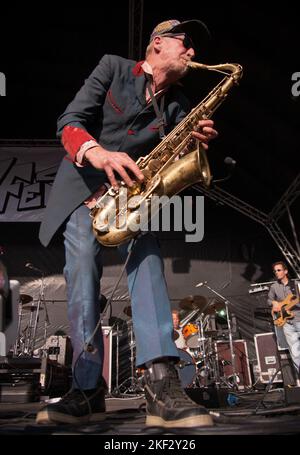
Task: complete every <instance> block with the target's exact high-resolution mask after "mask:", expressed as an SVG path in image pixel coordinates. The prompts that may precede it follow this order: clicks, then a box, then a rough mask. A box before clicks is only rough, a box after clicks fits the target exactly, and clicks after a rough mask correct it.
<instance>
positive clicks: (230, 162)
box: [224, 156, 236, 166]
mask: <svg viewBox="0 0 300 455" xmlns="http://www.w3.org/2000/svg"><path fill="white" fill-rule="evenodd" d="M224 163H225V164H226V165H227V166H235V165H236V161H235V160H234V159H233V158H231V156H226V158H225V160H224Z"/></svg>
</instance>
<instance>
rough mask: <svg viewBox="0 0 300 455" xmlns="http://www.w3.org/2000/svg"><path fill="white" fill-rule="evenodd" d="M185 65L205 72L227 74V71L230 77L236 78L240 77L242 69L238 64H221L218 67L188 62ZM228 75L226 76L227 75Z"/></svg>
mask: <svg viewBox="0 0 300 455" xmlns="http://www.w3.org/2000/svg"><path fill="white" fill-rule="evenodd" d="M187 65H188V66H189V67H190V68H192V69H203V70H207V71H217V72H219V73H222V74H227V73H226V72H227V71H229V72H230V73H232V75H234V76H237V77H238V78H241V77H242V74H243V67H242V66H241V65H240V64H239V63H221V64H219V65H205V64H204V63H198V62H192V61H191V62H188V63H187ZM227 75H228V74H227Z"/></svg>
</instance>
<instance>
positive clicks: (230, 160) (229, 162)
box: [213, 156, 236, 183]
mask: <svg viewBox="0 0 300 455" xmlns="http://www.w3.org/2000/svg"><path fill="white" fill-rule="evenodd" d="M224 164H226V166H227V168H228V175H227V176H226V177H224V178H222V179H217V180H213V183H218V182H225V181H226V180H228V179H230V177H231V176H232V174H233V171H234V168H235V166H236V161H235V160H234V159H233V158H231V156H226V158H225V159H224Z"/></svg>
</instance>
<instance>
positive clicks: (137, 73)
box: [132, 60, 144, 77]
mask: <svg viewBox="0 0 300 455" xmlns="http://www.w3.org/2000/svg"><path fill="white" fill-rule="evenodd" d="M143 63H144V60H142V61H140V62H137V63H136V65H135V66H134V67H133V68H132V73H133V75H134V76H136V77H140V76H142V75H143V74H144V70H143V68H142V64H143Z"/></svg>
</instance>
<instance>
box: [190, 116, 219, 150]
mask: <svg viewBox="0 0 300 455" xmlns="http://www.w3.org/2000/svg"><path fill="white" fill-rule="evenodd" d="M213 126H214V122H213V120H199V122H198V125H197V127H196V131H193V136H194V137H195V138H196V139H198V140H199V141H200V142H201V145H202V147H203V148H204V149H205V150H207V149H208V143H209V141H210V140H211V139H215V138H216V137H217V136H218V132H217V131H216V130H215V129H214V128H213Z"/></svg>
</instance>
